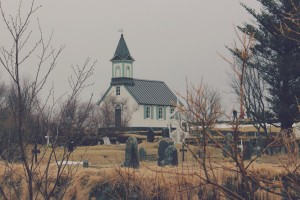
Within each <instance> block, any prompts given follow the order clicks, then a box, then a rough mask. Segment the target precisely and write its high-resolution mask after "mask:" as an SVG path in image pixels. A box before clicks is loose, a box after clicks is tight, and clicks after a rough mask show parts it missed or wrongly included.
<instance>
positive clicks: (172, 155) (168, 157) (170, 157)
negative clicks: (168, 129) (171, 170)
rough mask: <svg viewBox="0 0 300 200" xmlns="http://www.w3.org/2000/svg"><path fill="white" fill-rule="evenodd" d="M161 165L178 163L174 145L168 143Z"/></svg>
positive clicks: (175, 164)
mask: <svg viewBox="0 0 300 200" xmlns="http://www.w3.org/2000/svg"><path fill="white" fill-rule="evenodd" d="M161 164H162V166H165V165H173V166H177V165H178V152H177V149H176V147H175V146H174V145H169V146H168V147H167V148H166V150H165V159H164V160H163V161H162V162H161Z"/></svg>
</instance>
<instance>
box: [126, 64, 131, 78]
mask: <svg viewBox="0 0 300 200" xmlns="http://www.w3.org/2000/svg"><path fill="white" fill-rule="evenodd" d="M126 76H127V77H130V67H129V66H127V67H126Z"/></svg>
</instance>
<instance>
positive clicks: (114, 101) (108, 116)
mask: <svg viewBox="0 0 300 200" xmlns="http://www.w3.org/2000/svg"><path fill="white" fill-rule="evenodd" d="M116 108H120V109H121V113H122V114H121V126H120V127H119V130H121V129H124V128H126V127H128V125H129V123H130V120H131V118H132V115H133V114H134V112H136V111H137V109H138V105H137V104H135V105H129V101H128V98H117V97H116V96H113V95H108V96H106V97H105V98H104V99H103V100H102V102H101V104H100V107H99V115H100V116H99V118H100V128H102V129H104V130H106V131H105V134H107V133H108V132H107V131H108V130H109V129H110V128H115V127H116V124H115V109H116Z"/></svg>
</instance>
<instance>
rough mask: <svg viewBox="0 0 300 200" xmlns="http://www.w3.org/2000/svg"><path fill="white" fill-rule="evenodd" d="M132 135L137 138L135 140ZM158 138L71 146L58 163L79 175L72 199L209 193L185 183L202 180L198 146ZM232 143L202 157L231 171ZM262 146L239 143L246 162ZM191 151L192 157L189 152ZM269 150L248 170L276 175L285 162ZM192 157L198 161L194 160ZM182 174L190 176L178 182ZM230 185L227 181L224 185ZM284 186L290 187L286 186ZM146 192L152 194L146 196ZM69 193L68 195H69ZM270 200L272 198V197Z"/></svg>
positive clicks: (254, 142)
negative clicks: (180, 189)
mask: <svg viewBox="0 0 300 200" xmlns="http://www.w3.org/2000/svg"><path fill="white" fill-rule="evenodd" d="M173 134H174V132H173ZM134 136H139V137H140V138H141V140H140V142H138V140H137V139H136V138H135V137H134ZM163 136H165V135H163V134H161V135H158V134H157V133H154V132H152V131H149V132H148V133H146V134H142V135H137V134H133V136H130V134H128V139H127V141H126V143H120V142H116V143H114V144H112V143H111V142H110V139H109V137H105V138H103V140H104V143H103V144H97V145H95V146H78V147H76V148H75V149H74V150H73V153H72V155H71V157H70V161H68V162H65V163H63V164H65V165H69V166H70V167H74V168H77V172H78V174H79V176H78V177H77V178H78V180H79V182H80V185H78V184H77V186H76V187H79V188H82V191H81V192H80V193H78V192H77V193H76V195H78V196H77V197H82V195H85V196H88V197H89V199H105V198H107V195H111V194H112V195H115V196H114V197H115V198H118V195H121V194H122V195H124V193H126V194H127V195H129V196H131V195H132V196H131V197H130V199H140V198H141V195H142V194H143V195H148V197H151V198H154V197H158V196H159V195H161V196H160V197H163V196H164V197H166V198H171V197H172V195H173V197H174V195H175V194H174V193H173V194H172V192H171V191H172V188H177V187H183V188H185V189H186V190H187V192H186V193H183V194H181V195H183V197H186V196H194V197H196V196H198V195H200V193H201V192H204V193H207V192H208V193H210V194H213V191H211V190H210V189H209V188H205V187H204V188H203V191H199V190H196V189H195V190H193V189H191V188H189V187H188V185H189V184H191V185H193V184H195V183H194V182H195V181H196V182H197V181H199V182H201V178H200V177H201V176H199V174H201V173H203V171H202V170H201V169H200V167H199V160H198V158H200V159H202V158H203V154H201V151H202V150H201V148H200V146H199V145H193V144H185V143H184V140H182V141H178V140H177V139H176V138H177V136H176V137H174V135H173V138H174V139H172V134H170V136H171V137H163ZM232 140H233V135H232V134H231V133H227V134H225V137H224V148H225V150H226V151H222V150H221V149H220V148H216V147H213V146H208V150H207V151H209V152H210V153H209V155H210V156H208V157H207V159H211V162H212V163H223V164H224V165H225V166H227V167H228V168H230V167H231V165H232V164H233V163H234V162H233V161H232V160H231V159H229V156H228V153H229V154H230V153H232V151H233V150H232V145H231V142H232ZM263 145H264V141H263V137H257V138H256V140H246V139H245V140H243V141H241V143H240V144H238V147H239V149H240V151H243V154H242V155H243V156H244V160H245V161H244V162H245V164H247V162H248V161H250V160H251V158H253V157H254V156H257V155H259V154H260V153H261V150H262V149H263V148H264V146H263ZM199 151H200V153H199V154H198V153H197V152H199ZM195 152H196V154H194V153H195ZM273 152H274V153H273V154H272V155H271V154H270V155H269V154H267V153H264V154H261V155H259V157H258V158H257V160H256V161H255V162H254V163H253V164H252V167H253V168H254V169H259V170H262V173H266V176H267V175H268V176H269V175H272V174H276V173H281V170H280V168H277V167H276V166H279V165H280V164H281V163H280V162H279V160H281V161H282V160H284V159H287V158H286V157H285V155H284V154H282V153H281V152H280V151H277V153H276V154H275V150H273ZM195 155H196V156H197V157H198V158H195ZM37 156H39V155H37ZM274 158H278V159H274ZM215 170H216V172H217V174H219V175H218V176H220V178H221V177H223V178H222V179H224V181H225V182H226V181H229V180H230V179H231V178H232V177H230V176H229V177H228V174H227V175H225V174H223V172H222V171H219V170H218V169H217V168H216V169H215ZM183 174H184V175H185V176H189V178H188V179H179V177H181V176H182V175H183ZM125 177H126V178H125ZM199 178H200V179H199ZM96 180H97V181H96ZM126 181H127V183H130V184H131V186H130V187H129V188H126V187H128V186H126ZM147 182H148V183H149V184H147ZM233 182H234V181H233ZM233 182H231V181H229V182H228V183H226V184H232V183H233ZM150 183H151V184H150ZM82 184H84V185H85V187H83V185H82ZM140 184H142V185H140ZM224 184H225V183H224ZM228 187H229V186H228ZM287 187H289V186H288V185H287ZM72 188H73V187H71V188H70V190H71V191H73V190H72ZM147 190H151V191H152V192H150V193H149V191H148V192H147ZM68 192H70V191H68ZM68 192H67V196H68V195H69V193H68ZM201 194H202V193H201ZM177 195H178V194H177ZM202 195H203V194H202ZM175 196H176V195H175ZM270 196H272V195H270ZM273 197H274V199H276V198H275V196H273Z"/></svg>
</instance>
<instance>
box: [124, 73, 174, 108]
mask: <svg viewBox="0 0 300 200" xmlns="http://www.w3.org/2000/svg"><path fill="white" fill-rule="evenodd" d="M133 81H134V84H133V85H125V87H126V88H127V90H128V91H129V93H130V94H131V95H132V96H133V97H134V98H135V99H136V101H137V102H138V103H139V104H142V105H160V106H174V105H175V104H176V102H177V97H176V95H175V94H174V93H173V92H172V90H171V89H170V88H169V87H168V86H167V85H166V84H165V83H164V82H163V81H152V80H139V79H133Z"/></svg>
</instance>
